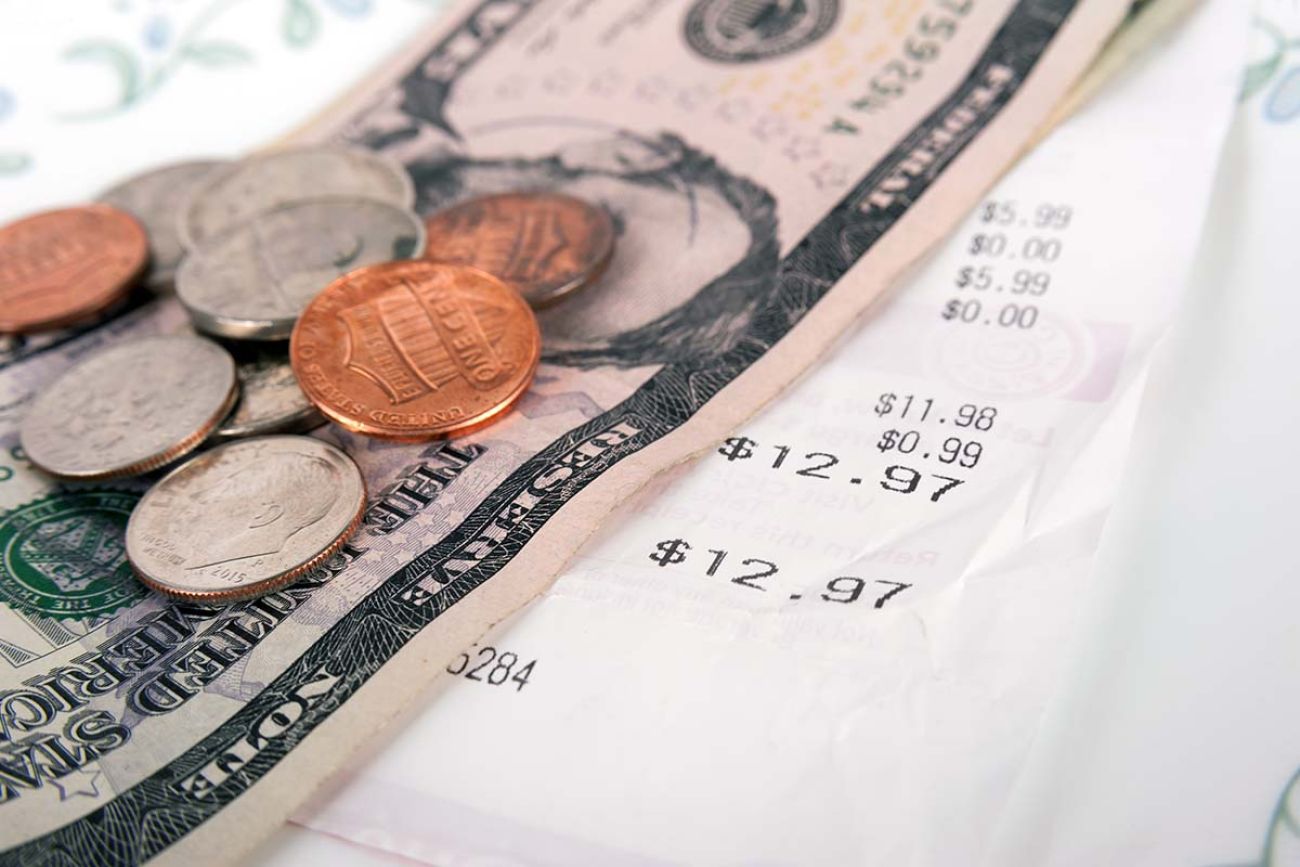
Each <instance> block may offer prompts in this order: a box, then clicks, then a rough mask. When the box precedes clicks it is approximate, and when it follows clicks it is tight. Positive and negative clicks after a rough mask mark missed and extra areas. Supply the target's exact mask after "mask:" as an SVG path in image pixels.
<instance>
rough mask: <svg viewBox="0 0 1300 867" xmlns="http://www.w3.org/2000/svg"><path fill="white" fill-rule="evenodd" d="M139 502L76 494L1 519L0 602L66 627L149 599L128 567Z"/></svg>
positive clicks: (117, 495) (131, 497) (124, 495)
mask: <svg viewBox="0 0 1300 867" xmlns="http://www.w3.org/2000/svg"><path fill="white" fill-rule="evenodd" d="M139 499H140V496H139V495H138V494H133V493H129V492H126V491H109V490H78V491H64V492H60V493H56V494H51V495H49V496H46V497H41V498H40V499H39V500H34V501H32V502H30V503H27V504H26V505H23V506H19V507H18V508H16V509H13V510H11V511H9V512H7V513H5V514H4V515H3V516H0V601H4V602H7V603H8V604H9V605H10V606H11V607H13V608H15V609H17V610H19V611H24V612H28V613H33V614H40V615H44V616H46V617H57V618H60V619H65V620H72V619H77V620H80V619H84V618H92V617H99V616H101V615H104V614H112V613H113V612H115V611H120V610H121V609H123V608H125V607H127V606H128V605H131V604H132V603H134V602H136V601H137V600H139V599H141V598H143V597H144V595H145V594H146V593H147V592H148V591H147V590H146V589H145V587H144V586H143V585H142V584H141V583H140V582H139V581H137V580H136V579H135V575H134V574H133V573H132V571H131V566H130V564H128V563H127V560H126V546H125V539H126V522H127V519H128V518H130V517H131V510H132V509H133V508H135V504H136V502H137V501H138V500H139Z"/></svg>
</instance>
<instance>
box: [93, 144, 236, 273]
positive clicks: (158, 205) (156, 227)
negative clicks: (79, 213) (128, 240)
mask: <svg viewBox="0 0 1300 867" xmlns="http://www.w3.org/2000/svg"><path fill="white" fill-rule="evenodd" d="M224 165H227V163H226V162H225V161H224V160H194V161H191V162H183V163H173V164H171V165H167V166H163V167H162V168H157V169H153V170H151V171H147V172H144V173H142V174H138V175H135V176H133V177H130V178H127V179H126V180H124V181H122V182H121V183H119V184H117V185H116V186H114V187H112V188H111V189H108V190H105V191H104V192H103V193H100V195H99V196H98V199H99V201H101V202H104V203H105V204H109V205H112V206H113V207H115V208H119V209H121V210H123V211H126V212H127V213H128V214H130V215H131V216H133V217H135V218H136V219H137V220H139V221H140V223H141V225H143V226H144V228H145V231H146V232H147V233H148V235H149V270H148V272H147V273H146V275H145V283H146V284H148V285H149V287H150V288H153V289H164V288H166V287H168V286H170V285H171V283H172V279H173V278H174V277H175V276H176V266H177V265H179V264H180V263H181V259H183V258H184V257H185V248H184V247H182V246H181V239H180V236H179V235H177V234H176V222H177V220H178V219H179V218H180V213H181V208H182V207H183V206H184V205H185V204H186V202H188V200H189V197H190V195H191V194H193V192H194V190H195V189H197V188H198V186H199V185H200V184H202V183H203V182H204V181H205V180H207V179H208V178H209V177H211V176H212V173H213V172H214V171H215V170H217V169H218V168H220V167H222V166H224Z"/></svg>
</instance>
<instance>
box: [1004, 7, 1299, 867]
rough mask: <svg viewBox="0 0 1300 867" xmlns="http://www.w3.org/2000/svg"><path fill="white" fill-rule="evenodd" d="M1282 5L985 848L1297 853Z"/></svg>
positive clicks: (1188, 854)
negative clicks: (1077, 639) (1120, 485)
mask: <svg viewBox="0 0 1300 867" xmlns="http://www.w3.org/2000/svg"><path fill="white" fill-rule="evenodd" d="M1297 37H1300V6H1297V5H1296V4H1295V3H1293V2H1291V0H1265V2H1262V3H1260V4H1259V5H1258V7H1257V10H1256V18H1255V22H1254V27H1253V41H1252V45H1251V51H1250V57H1251V61H1252V63H1251V69H1252V70H1253V72H1252V73H1251V74H1249V75H1248V76H1247V88H1246V89H1247V93H1248V97H1247V98H1246V99H1245V100H1243V102H1242V103H1241V105H1240V107H1239V109H1238V112H1237V118H1236V123H1235V126H1234V129H1233V134H1232V135H1231V136H1230V138H1229V141H1228V145H1227V148H1226V150H1225V154H1224V160H1223V167H1222V172H1221V177H1220V182H1219V183H1218V185H1217V187H1216V192H1215V197H1214V199H1213V200H1212V205H1211V208H1210V219H1209V222H1208V223H1207V226H1206V231H1205V241H1204V247H1203V250H1202V255H1201V256H1200V258H1199V259H1198V260H1197V264H1196V267H1195V269H1194V272H1193V273H1194V280H1193V282H1192V285H1191V287H1190V295H1191V300H1192V303H1191V304H1190V305H1189V311H1188V312H1189V313H1190V314H1191V315H1190V316H1188V317H1186V318H1184V319H1182V320H1181V321H1180V322H1179V324H1178V327H1177V328H1176V329H1175V331H1174V333H1173V335H1172V339H1171V341H1170V346H1169V350H1170V351H1169V352H1168V353H1167V354H1165V355H1164V357H1163V358H1162V363H1161V364H1160V365H1159V366H1158V368H1157V369H1156V370H1155V371H1154V372H1153V375H1152V388H1151V392H1152V397H1151V400H1150V402H1149V404H1148V406H1146V407H1144V410H1143V414H1144V417H1143V423H1142V426H1141V430H1142V432H1143V435H1142V436H1141V437H1140V438H1138V439H1137V440H1136V442H1135V448H1134V454H1133V458H1132V461H1131V463H1130V466H1131V470H1130V473H1131V475H1132V479H1131V482H1132V484H1131V486H1130V489H1131V490H1133V491H1134V492H1135V495H1134V496H1133V497H1131V498H1129V499H1128V500H1127V501H1126V502H1125V503H1124V506H1123V508H1122V509H1120V510H1117V512H1116V514H1115V515H1114V516H1113V518H1112V520H1111V528H1110V531H1108V536H1107V539H1106V544H1105V545H1104V546H1103V555H1102V557H1101V559H1100V561H1099V565H1100V566H1101V568H1099V569H1098V578H1099V580H1098V581H1097V583H1096V589H1095V595H1094V597H1093V598H1092V599H1091V600H1090V601H1089V603H1088V605H1087V608H1086V610H1087V611H1088V614H1087V617H1086V622H1087V624H1088V626H1087V628H1086V629H1085V630H1084V633H1083V634H1084V635H1085V636H1086V637H1087V638H1088V639H1089V640H1088V641H1086V642H1081V647H1080V658H1079V660H1078V662H1077V663H1076V664H1074V665H1072V666H1071V668H1070V669H1069V671H1070V673H1071V676H1070V678H1069V680H1068V683H1069V684H1070V688H1069V689H1068V690H1067V692H1066V694H1065V695H1064V696H1063V697H1062V699H1061V700H1060V701H1058V702H1056V703H1054V705H1053V708H1052V711H1051V714H1050V715H1049V717H1048V722H1047V723H1046V724H1045V726H1044V734H1043V736H1042V737H1041V738H1040V741H1039V743H1038V745H1037V746H1036V748H1035V750H1034V752H1033V758H1032V759H1031V761H1030V762H1029V763H1028V767H1027V770H1026V772H1025V774H1024V778H1023V782H1022V784H1021V785H1020V786H1019V787H1018V790H1017V793H1016V796H1015V798H1014V801H1013V803H1014V807H1013V808H1012V809H1011V810H1009V811H1008V814H1007V816H1006V819H1005V821H1004V822H1002V823H1001V825H1000V827H999V833H998V843H997V845H996V847H995V848H994V849H993V857H991V858H990V859H989V863H992V864H1006V863H1032V864H1038V865H1093V864H1128V865H1164V864H1187V865H1199V867H1211V865H1269V867H1280V865H1293V864H1300V784H1298V783H1297V781H1298V780H1300V777H1298V776H1297V766H1300V739H1298V738H1297V735H1296V721H1297V718H1298V717H1300V698H1298V697H1297V690H1296V685H1297V683H1300V630H1298V629H1297V626H1296V624H1297V616H1296V612H1297V611H1300V565H1298V563H1300V561H1298V559H1297V556H1296V550H1295V544H1296V542H1295V540H1296V506H1295V491H1296V490H1297V488H1298V487H1300V467H1298V466H1297V463H1296V461H1295V460H1294V459H1293V458H1292V457H1291V455H1292V453H1293V451H1294V449H1295V447H1296V442H1297V438H1300V405H1298V404H1297V401H1296V396H1297V394H1300V369H1298V368H1297V365H1296V362H1295V353H1296V339H1295V323H1296V322H1297V321H1298V320H1300V298H1298V297H1297V294H1296V292H1295V285H1296V278H1295V275H1296V273H1297V265H1298V264H1300V251H1298V250H1297V246H1296V226H1297V221H1296V216H1297V207H1296V204H1295V202H1296V194H1297V191H1300V165H1297V161H1296V154H1297V145H1298V144H1300V50H1298V49H1300V43H1298V42H1297V41H1296V40H1297Z"/></svg>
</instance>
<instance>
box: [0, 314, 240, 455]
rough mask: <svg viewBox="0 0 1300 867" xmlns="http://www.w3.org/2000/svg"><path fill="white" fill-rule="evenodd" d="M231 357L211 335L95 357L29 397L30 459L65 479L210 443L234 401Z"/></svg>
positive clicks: (138, 344) (26, 447) (25, 424)
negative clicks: (35, 395)
mask: <svg viewBox="0 0 1300 867" xmlns="http://www.w3.org/2000/svg"><path fill="white" fill-rule="evenodd" d="M237 395H238V390H237V388H236V385H235V362H234V359H232V358H231V357H230V354H229V353H228V352H226V351H225V350H224V349H222V348H221V347H220V346H217V345H216V344H215V343H213V342H212V341H210V340H205V339H204V338H202V337H192V336H186V335H167V336H157V337H145V338H142V339H140V340H133V341H131V342H129V343H123V344H120V345H118V346H114V347H112V348H110V349H107V350H105V351H103V352H100V353H98V354H96V355H93V356H91V357H90V358H88V359H86V360H85V361H83V362H82V363H80V364H78V365H77V366H76V367H73V368H72V369H71V370H69V371H67V372H66V373H64V374H63V376H62V377H60V378H59V379H58V380H56V381H55V382H54V384H53V385H51V386H50V387H49V388H47V389H45V391H44V392H42V393H41V395H40V396H39V397H37V398H36V400H35V401H34V402H33V403H32V407H31V410H30V411H29V412H28V413H27V416H26V417H25V418H24V419H23V421H22V427H21V431H20V437H21V441H22V446H23V451H24V452H25V453H26V454H27V457H28V459H29V460H30V461H31V462H32V463H33V464H35V465H36V466H37V467H39V468H40V469H42V470H45V471H46V472H48V473H50V474H52V475H55V476H59V477H61V478H65V479H107V478H113V477H117V476H132V475H136V474H139V473H144V472H148V471H149V470H152V469H155V468H157V467H160V466H163V465H164V464H168V463H170V462H172V461H174V460H176V459H177V458H179V457H181V456H183V455H185V454H187V453H189V452H191V451H193V450H194V449H195V448H197V447H198V445H199V444H200V443H202V442H203V441H204V440H205V439H207V437H208V435H209V434H211V433H212V431H214V430H215V429H216V427H217V425H218V424H219V423H220V422H221V420H222V419H223V418H225V417H226V416H227V415H228V414H229V412H230V408H231V407H232V406H233V405H234V403H235V398H236V396H237Z"/></svg>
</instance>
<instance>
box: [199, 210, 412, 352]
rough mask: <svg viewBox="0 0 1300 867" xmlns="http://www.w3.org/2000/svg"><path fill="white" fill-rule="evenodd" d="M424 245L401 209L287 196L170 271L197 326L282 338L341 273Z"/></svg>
mask: <svg viewBox="0 0 1300 867" xmlns="http://www.w3.org/2000/svg"><path fill="white" fill-rule="evenodd" d="M423 249H424V227H423V225H422V224H421V222H420V218H419V217H417V216H416V215H415V214H414V212H412V211H410V210H407V209H405V208H399V207H397V206H395V205H390V204H386V203H385V202H379V201H374V200H372V199H365V198H358V197H351V198H335V199H320V200H314V201H302V202H292V203H289V204H286V205H280V206H278V207H276V208H273V209H271V210H269V211H265V212H262V213H260V214H256V215H254V216H252V217H250V218H249V219H248V220H246V221H245V222H243V223H239V224H237V225H234V226H231V227H229V228H227V229H223V230H222V231H221V232H219V233H217V234H215V235H213V236H211V237H209V238H207V239H206V240H204V241H203V242H202V243H200V244H199V245H198V246H197V247H195V248H194V249H193V250H192V251H191V253H190V256H189V258H187V259H186V260H185V262H184V264H182V265H181V267H180V270H179V271H177V273H176V295H177V297H178V298H180V301H181V303H182V304H183V305H185V309H186V310H187V311H188V312H189V314H190V318H191V320H192V321H193V322H194V327H195V328H197V329H199V330H200V331H203V332H206V333H208V334H214V335H217V336H219V337H230V338H235V339H243V340H284V339H286V338H287V337H288V336H289V333H290V332H291V331H293V324H294V322H296V321H297V320H298V314H299V313H301V312H302V309H303V307H305V306H306V304H307V302H308V301H310V300H311V299H312V298H314V297H316V294H317V293H318V292H320V291H321V290H322V289H324V288H325V287H326V286H327V285H328V284H329V283H330V281H332V280H333V279H334V278H336V277H338V276H339V275H340V274H344V273H346V272H348V271H351V270H353V269H355V268H359V267H361V266H363V265H369V264H373V263H375V262H387V261H390V260H392V259H408V258H410V257H412V256H418V255H419V254H420V253H421V251H422V250H423Z"/></svg>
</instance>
